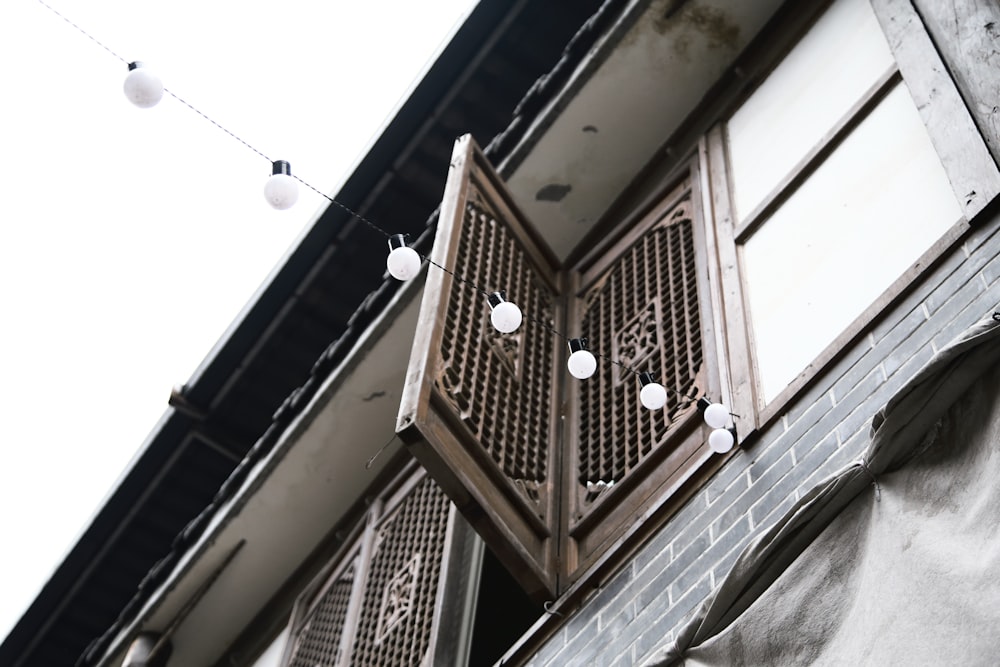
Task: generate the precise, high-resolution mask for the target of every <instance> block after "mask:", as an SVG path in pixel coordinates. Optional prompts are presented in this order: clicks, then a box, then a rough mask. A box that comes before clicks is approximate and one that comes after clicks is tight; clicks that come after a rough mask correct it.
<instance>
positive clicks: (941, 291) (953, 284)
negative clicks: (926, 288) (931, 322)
mask: <svg viewBox="0 0 1000 667" xmlns="http://www.w3.org/2000/svg"><path fill="white" fill-rule="evenodd" d="M959 255H960V256H961V259H962V261H961V262H959V263H958V264H957V265H955V266H954V268H953V269H952V271H951V273H950V274H948V275H947V277H945V279H944V280H942V281H941V283H940V284H939V285H938V286H937V287H935V288H934V289H933V290H932V291H931V292H930V294H928V295H927V296H926V297H925V298H924V305H925V306H926V307H927V310H928V312H929V313H930V314H931V316H932V317H933V316H934V315H935V314H936V312H937V311H938V310H939V309H940V308H941V307H943V306H946V305H947V304H948V302H949V301H951V299H952V296H953V295H954V294H957V293H958V292H959V291H961V289H962V288H963V287H964V286H966V285H968V284H969V283H970V282H973V281H975V279H976V277H977V275H978V274H979V272H980V271H981V270H982V269H983V267H984V265H985V264H986V263H987V261H988V259H989V256H988V255H986V254H981V253H974V254H973V255H971V256H969V257H968V258H966V257H965V256H964V253H962V252H961V251H959Z"/></svg>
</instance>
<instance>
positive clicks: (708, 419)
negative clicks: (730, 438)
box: [698, 396, 730, 428]
mask: <svg viewBox="0 0 1000 667" xmlns="http://www.w3.org/2000/svg"><path fill="white" fill-rule="evenodd" d="M698 409H699V410H700V411H701V414H702V417H704V419H705V423H706V424H708V426H709V428H725V427H726V424H728V423H729V417H730V412H729V408H727V407H726V406H724V405H723V404H722V403H713V402H712V401H710V400H709V399H708V397H707V396H702V397H701V398H699V399H698Z"/></svg>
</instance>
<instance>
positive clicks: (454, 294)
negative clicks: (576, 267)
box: [435, 191, 555, 506]
mask: <svg viewBox="0 0 1000 667" xmlns="http://www.w3.org/2000/svg"><path fill="white" fill-rule="evenodd" d="M457 256H458V265H457V266H456V273H458V274H459V275H461V276H463V277H464V278H465V280H468V281H471V282H474V283H476V284H478V285H483V286H489V287H488V289H491V290H494V289H495V290H500V289H503V290H505V291H506V292H507V294H508V297H509V298H510V300H512V301H514V302H515V303H517V304H518V306H519V307H520V308H521V309H522V310H523V311H524V312H525V313H526V314H528V315H530V316H531V317H535V318H537V319H539V320H542V321H547V322H554V308H555V304H554V299H553V295H552V294H551V293H550V292H549V290H547V289H545V288H544V287H543V286H542V283H541V282H540V281H539V280H538V279H537V278H536V276H535V275H534V274H533V270H534V269H533V268H532V265H531V263H530V261H529V260H528V259H527V257H526V256H525V253H524V251H523V250H522V249H521V247H520V245H519V243H518V240H517V239H516V237H515V236H514V235H513V234H512V233H511V232H510V230H509V229H508V228H507V226H506V225H505V224H503V223H502V222H501V221H499V220H498V219H497V214H496V213H494V211H493V209H492V208H490V207H489V206H488V205H487V204H486V203H485V202H484V201H483V197H482V195H480V194H479V193H478V192H477V191H473V192H472V193H471V194H470V201H469V203H468V204H467V206H466V208H465V212H464V221H463V225H462V229H461V232H460V234H459V238H458V255H457ZM489 316H490V308H489V305H488V304H487V302H486V299H485V298H484V297H483V296H482V294H480V293H478V292H476V291H475V290H471V289H469V286H468V284H466V283H463V282H461V281H459V280H456V281H454V282H453V284H452V288H451V291H450V294H449V296H448V309H447V314H446V322H445V325H444V326H443V327H442V338H441V358H442V359H446V360H447V361H446V363H445V365H444V367H443V368H442V369H441V370H440V372H439V373H438V375H437V377H436V380H435V381H436V385H437V387H438V389H439V391H440V393H441V396H443V397H444V398H445V399H446V400H447V401H448V402H449V403H450V404H451V406H452V407H453V408H454V411H455V414H456V415H457V416H458V417H459V418H460V419H461V420H462V421H463V423H465V424H466V426H467V427H468V428H469V430H470V432H471V434H472V436H473V437H474V439H475V441H476V445H475V446H478V447H480V448H482V450H483V451H484V452H485V453H486V454H488V455H489V457H490V458H491V459H492V460H493V462H494V463H495V464H496V466H497V467H498V468H499V470H500V471H501V472H502V473H503V475H504V476H505V477H506V478H507V479H508V480H509V481H510V482H511V488H512V489H514V490H515V491H517V492H519V493H520V494H521V496H522V498H523V499H524V500H526V501H528V502H529V503H530V504H531V505H532V506H536V505H538V504H539V502H540V500H541V495H540V492H541V489H542V487H543V485H544V482H545V480H546V477H547V465H548V462H547V447H548V442H549V411H548V409H547V406H548V403H549V396H548V392H549V391H550V388H551V382H550V381H549V377H550V374H551V367H552V347H551V346H550V345H546V344H545V340H544V335H545V334H544V332H542V331H540V330H538V329H537V328H530V327H529V326H528V325H527V324H525V325H522V327H521V329H519V330H518V331H517V332H515V333H513V334H500V333H498V332H497V331H496V330H495V329H494V328H493V326H492V325H491V324H490V319H489Z"/></svg>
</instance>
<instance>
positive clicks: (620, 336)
mask: <svg viewBox="0 0 1000 667" xmlns="http://www.w3.org/2000/svg"><path fill="white" fill-rule="evenodd" d="M659 305H660V304H659V301H653V302H651V303H650V304H649V305H647V306H646V307H645V308H643V309H642V310H640V311H639V312H638V313H636V315H635V317H633V318H632V319H631V320H629V321H628V322H627V323H625V324H624V325H623V326H622V327H621V329H619V330H618V332H617V333H616V334H615V345H614V354H615V357H614V358H615V359H617V360H618V361H620V362H621V363H623V364H625V365H626V366H628V367H629V368H635V369H643V368H645V364H646V363H647V361H648V360H649V358H650V357H652V356H653V355H654V354H656V351H657V350H658V349H659V347H660V308H659ZM626 380H628V381H630V382H635V375H634V374H633V373H632V372H631V371H629V370H628V369H626V368H619V369H618V377H617V381H618V382H619V383H621V382H625V381H626Z"/></svg>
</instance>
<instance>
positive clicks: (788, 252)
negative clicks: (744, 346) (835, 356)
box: [743, 84, 961, 401]
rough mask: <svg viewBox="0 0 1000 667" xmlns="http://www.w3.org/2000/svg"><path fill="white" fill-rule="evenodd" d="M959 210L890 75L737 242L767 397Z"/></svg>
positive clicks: (910, 103) (915, 118)
mask: <svg viewBox="0 0 1000 667" xmlns="http://www.w3.org/2000/svg"><path fill="white" fill-rule="evenodd" d="M960 217H961V211H960V209H959V206H958V202H957V201H956V200H955V196H954V194H953V193H952V190H951V187H950V186H949V183H948V179H947V177H946V175H945V172H944V169H943V168H942V166H941V163H940V161H939V160H938V157H937V155H936V153H935V152H934V149H933V147H932V146H931V143H930V139H929V138H928V136H927V131H926V130H925V129H924V126H923V124H922V123H921V120H920V117H919V115H918V113H917V110H916V107H914V105H913V101H912V100H911V98H910V96H909V94H908V93H907V91H906V88H905V86H903V85H902V84H900V85H897V86H896V88H895V89H894V90H893V91H892V92H891V93H890V94H889V95H888V96H887V97H886V98H885V99H884V100H883V101H882V102H881V103H880V104H879V106H878V107H876V109H875V110H874V111H872V113H871V114H870V115H869V116H868V118H866V119H865V120H864V121H862V122H861V124H860V125H859V126H858V127H857V128H856V129H855V130H854V131H853V132H852V133H851V134H850V136H848V137H847V138H846V139H845V140H844V143H843V144H841V145H840V146H839V147H838V148H837V149H836V150H835V151H834V152H833V154H832V155H831V156H830V157H829V158H828V159H827V160H826V161H825V162H824V163H823V164H822V165H821V166H820V167H819V168H818V169H817V170H816V171H815V172H814V173H813V174H812V175H811V176H810V177H809V179H808V180H807V181H806V182H805V183H803V185H802V186H801V187H800V188H799V189H798V190H797V191H796V192H795V193H793V194H792V195H791V196H790V197H789V198H788V199H787V200H786V201H785V203H784V204H783V205H782V206H781V207H780V208H779V209H778V210H777V211H776V212H775V214H774V215H773V216H772V217H771V218H769V219H768V220H767V221H765V222H764V224H763V225H762V226H761V227H760V228H759V229H758V230H757V231H756V232H755V233H754V234H753V236H752V237H751V238H750V239H749V240H748V241H747V242H746V244H745V246H744V248H743V269H744V277H745V280H746V285H747V293H748V300H749V305H750V312H751V321H752V323H753V327H754V333H755V336H756V344H757V345H756V349H757V362H758V366H759V372H760V380H761V383H762V386H763V391H764V397H765V400H767V401H770V400H771V399H773V398H774V397H775V396H776V395H777V394H778V393H779V392H780V391H781V390H782V389H784V388H785V387H786V386H787V385H788V383H789V382H791V381H792V380H793V379H794V378H795V377H796V376H797V375H798V374H799V373H800V372H801V371H803V370H804V369H805V368H806V366H807V365H808V364H809V363H810V362H812V361H813V359H815V358H816V356H817V355H819V353H820V352H821V351H822V350H823V349H824V348H825V347H826V346H827V345H829V344H830V343H831V342H833V340H834V339H835V338H836V337H837V336H838V335H839V334H840V333H841V332H843V331H844V329H845V328H846V327H847V326H848V325H849V324H850V323H851V322H852V321H853V320H854V319H855V318H856V317H857V316H858V315H860V314H861V313H862V312H863V311H864V310H865V309H866V308H867V307H868V306H869V305H871V304H872V302H873V301H874V300H875V299H876V298H877V297H878V296H879V295H880V294H881V293H882V292H884V291H885V289H886V288H888V287H889V286H890V285H891V284H892V283H893V282H894V281H895V280H896V279H897V278H898V277H899V276H900V275H902V273H903V272H904V271H905V270H906V269H907V268H908V267H909V266H910V265H911V264H912V263H913V262H914V261H915V260H916V259H917V258H918V257H919V256H920V255H921V254H922V253H923V252H925V251H926V250H928V249H929V248H930V246H931V245H933V243H934V242H935V241H937V240H938V239H939V238H940V237H941V236H942V235H943V234H944V232H945V231H946V230H947V229H948V228H949V227H950V226H951V225H953V224H954V223H955V222H956V221H957V220H958V219H959V218H960Z"/></svg>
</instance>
